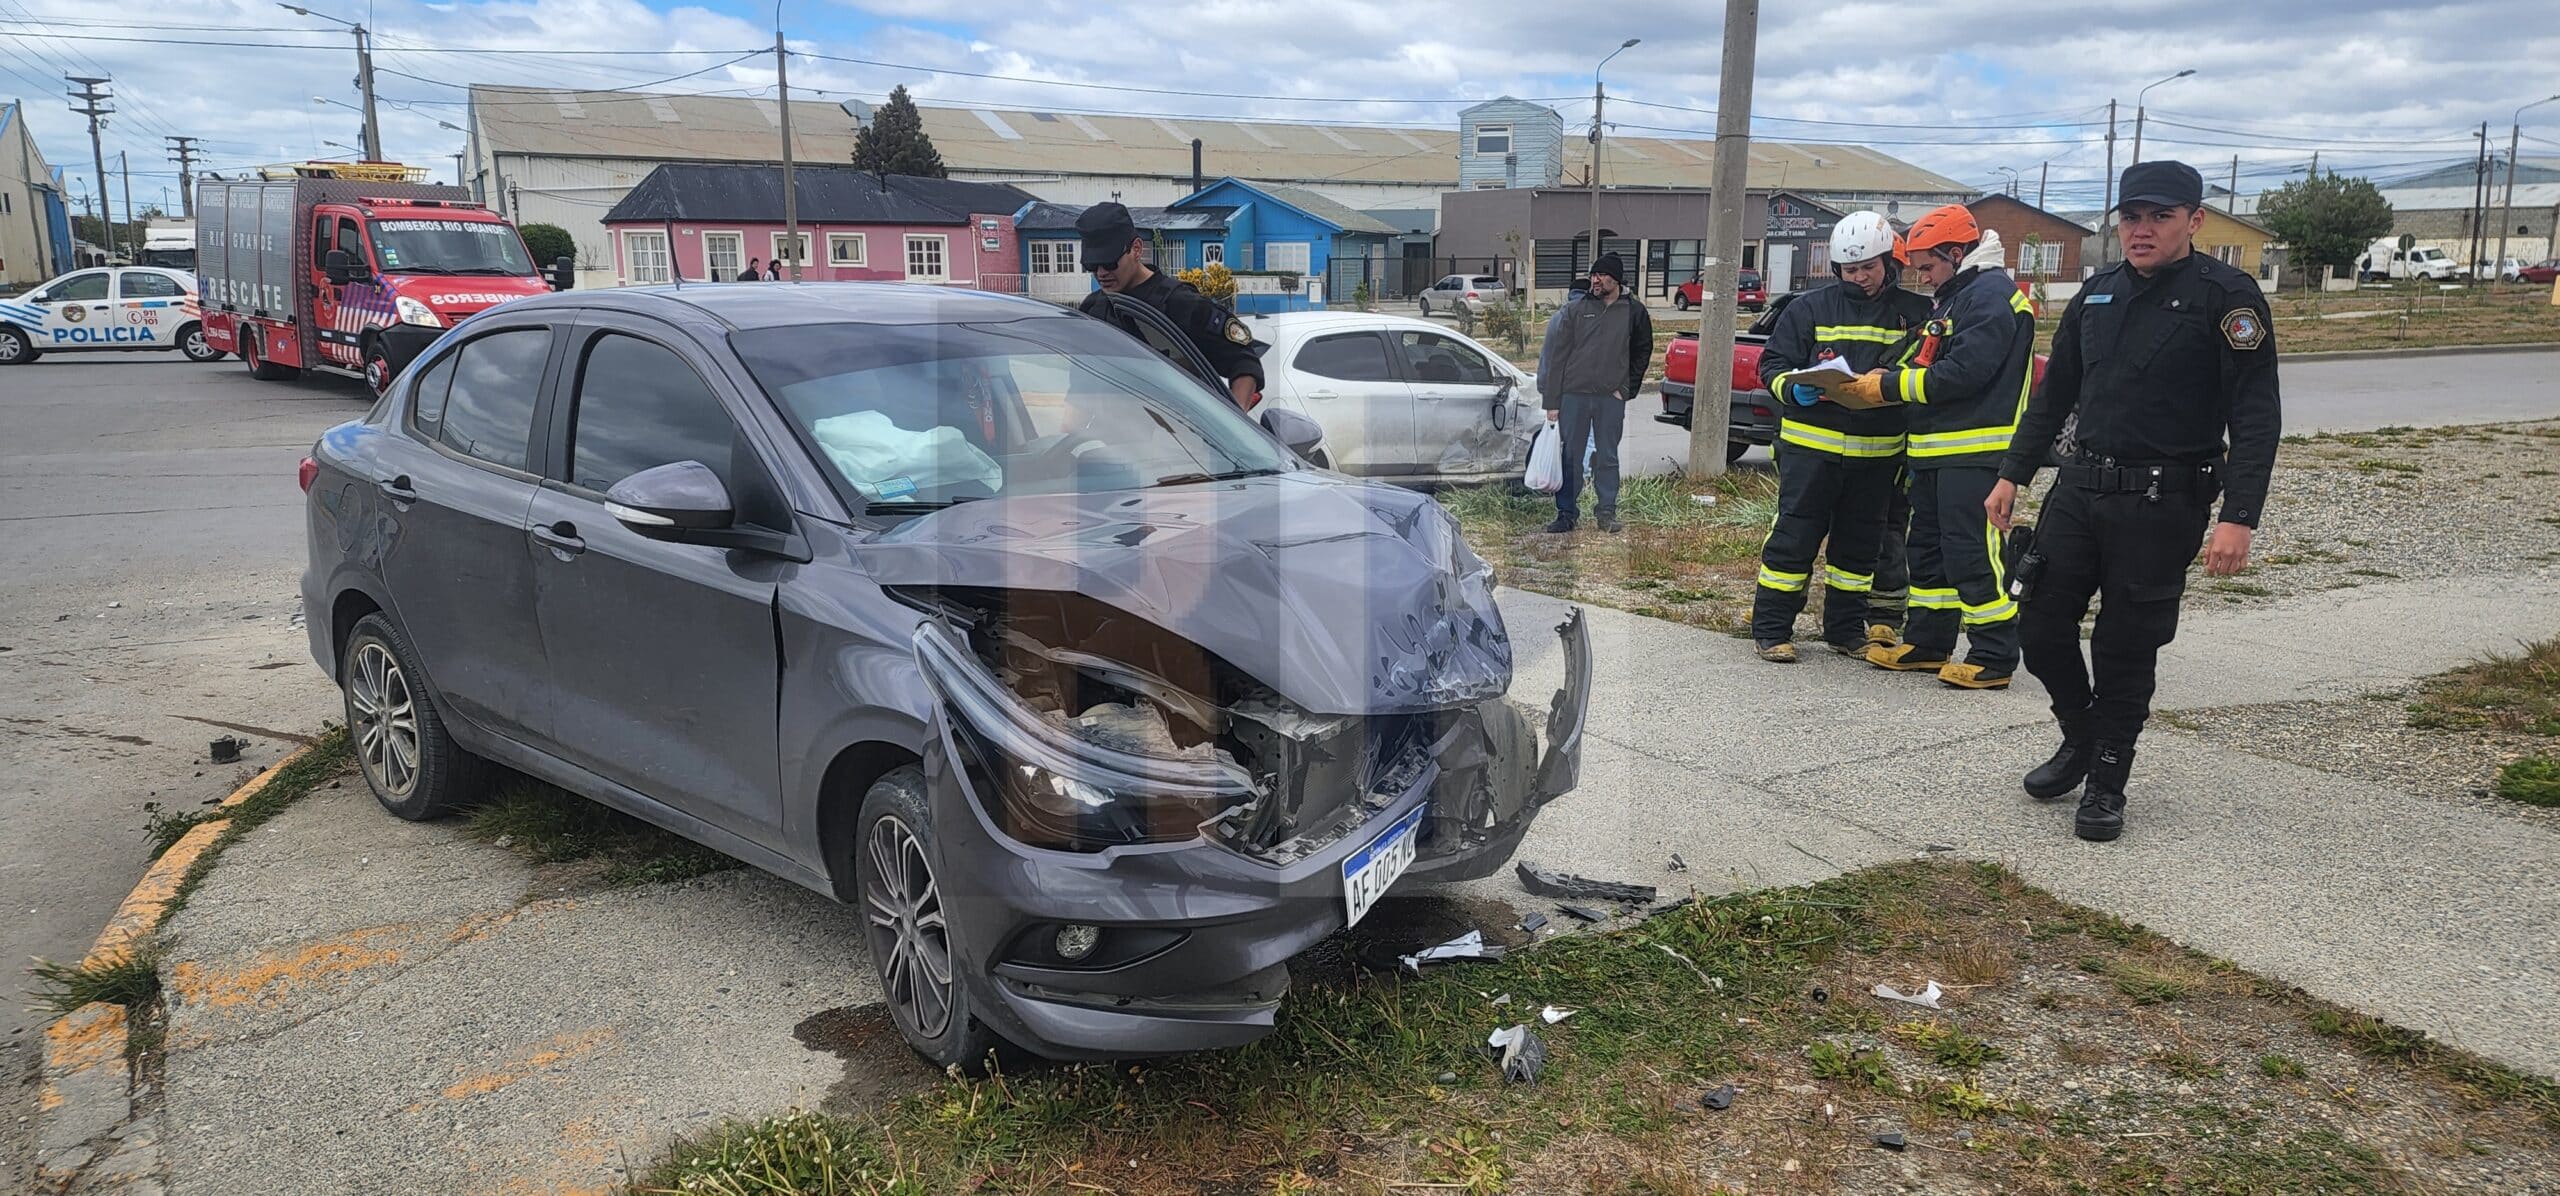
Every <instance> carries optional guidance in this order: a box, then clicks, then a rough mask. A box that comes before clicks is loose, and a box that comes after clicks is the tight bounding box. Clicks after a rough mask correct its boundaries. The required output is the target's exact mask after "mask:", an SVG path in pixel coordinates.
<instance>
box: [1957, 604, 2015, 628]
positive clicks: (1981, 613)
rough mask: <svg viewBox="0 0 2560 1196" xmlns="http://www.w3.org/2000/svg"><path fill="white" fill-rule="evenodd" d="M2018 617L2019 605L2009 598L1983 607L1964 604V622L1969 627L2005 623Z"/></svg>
mask: <svg viewBox="0 0 2560 1196" xmlns="http://www.w3.org/2000/svg"><path fill="white" fill-rule="evenodd" d="M2017 617H2018V604H2017V603H2015V602H2012V601H2010V600H2008V599H2007V598H2002V599H2000V600H1999V601H1997V602H1989V603H1985V604H1983V605H1981V606H1975V605H1974V604H1972V603H1970V602H1968V603H1965V604H1964V622H1965V626H1967V627H1973V626H1979V625H1981V624H1984V623H2005V622H2008V621H2009V620H2011V619H2014V618H2017Z"/></svg>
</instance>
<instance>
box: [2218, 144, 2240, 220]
mask: <svg viewBox="0 0 2560 1196" xmlns="http://www.w3.org/2000/svg"><path fill="white" fill-rule="evenodd" d="M2222 210H2223V211H2224V212H2225V213H2228V214H2230V215H2233V216H2237V215H2239V214H2240V155H2238V154H2233V155H2231V188H2230V189H2229V190H2228V191H2225V192H2224V193H2223V196H2222Z"/></svg>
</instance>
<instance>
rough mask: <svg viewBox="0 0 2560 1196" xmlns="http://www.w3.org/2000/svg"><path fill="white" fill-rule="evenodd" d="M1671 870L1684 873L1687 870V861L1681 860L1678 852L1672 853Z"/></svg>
mask: <svg viewBox="0 0 2560 1196" xmlns="http://www.w3.org/2000/svg"><path fill="white" fill-rule="evenodd" d="M1671 870H1672V871H1674V872H1686V871H1688V870H1689V861H1687V860H1684V859H1681V858H1680V853H1679V852H1676V851H1675V852H1672V853H1671Z"/></svg>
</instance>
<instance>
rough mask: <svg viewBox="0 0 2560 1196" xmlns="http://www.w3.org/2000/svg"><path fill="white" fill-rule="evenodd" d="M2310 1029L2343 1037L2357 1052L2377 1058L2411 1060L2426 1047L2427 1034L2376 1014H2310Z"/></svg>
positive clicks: (2321, 1033)
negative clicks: (2370, 1015) (2384, 1019)
mask: <svg viewBox="0 0 2560 1196" xmlns="http://www.w3.org/2000/svg"><path fill="white" fill-rule="evenodd" d="M2311 1030H2312V1032H2313V1033H2315V1034H2320V1035H2323V1036H2325V1037H2329V1038H2336V1039H2340V1040H2343V1041H2344V1042H2345V1043H2346V1044H2347V1045H2348V1046H2351V1047H2354V1048H2355V1049H2356V1050H2357V1051H2358V1052H2360V1053H2362V1054H2366V1055H2371V1056H2373V1057H2375V1058H2377V1059H2393V1060H2407V1059H2412V1058H2415V1057H2417V1055H2418V1054H2419V1053H2420V1052H2421V1051H2423V1050H2425V1049H2426V1047H2427V1036H2426V1035H2424V1034H2421V1033H2419V1032H2417V1031H2415V1030H2410V1029H2406V1028H2403V1027H2400V1026H2395V1025H2392V1024H2391V1023H2389V1022H2386V1021H2383V1020H2382V1019H2381V1018H2378V1017H2368V1016H2366V1015H2364V1014H2360V1013H2346V1012H2343V1011H2340V1010H2336V1009H2323V1010H2320V1011H2318V1012H2316V1013H2313V1014H2312V1015H2311Z"/></svg>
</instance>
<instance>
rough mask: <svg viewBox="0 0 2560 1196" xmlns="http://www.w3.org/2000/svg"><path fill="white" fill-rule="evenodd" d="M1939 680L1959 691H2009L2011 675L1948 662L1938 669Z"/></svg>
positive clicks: (1971, 665)
mask: <svg viewBox="0 0 2560 1196" xmlns="http://www.w3.org/2000/svg"><path fill="white" fill-rule="evenodd" d="M1938 680H1940V681H1943V682H1945V683H1947V684H1949V685H1952V686H1955V687H1956V688H1958V689H2007V688H2009V674H2007V673H1994V672H1990V671H1988V670H1986V669H1984V668H1983V667H1982V666H1981V665H1978V664H1957V663H1955V662H1953V661H1949V662H1947V663H1946V664H1945V665H1943V666H1940V668H1939V669H1938Z"/></svg>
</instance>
